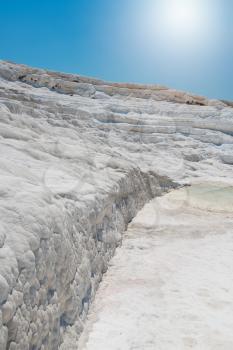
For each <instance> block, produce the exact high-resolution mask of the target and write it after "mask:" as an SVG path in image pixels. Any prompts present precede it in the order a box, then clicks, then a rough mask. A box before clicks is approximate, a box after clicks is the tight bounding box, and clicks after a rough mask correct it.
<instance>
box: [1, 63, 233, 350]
mask: <svg viewBox="0 0 233 350" xmlns="http://www.w3.org/2000/svg"><path fill="white" fill-rule="evenodd" d="M232 150H233V109H232V108H231V107H230V105H228V103H223V102H220V101H208V100H206V99H204V98H201V97H197V96H192V95H191V94H186V93H182V92H177V91H174V90H170V89H167V88H165V87H161V86H140V85H132V84H111V83H106V82H102V81H99V80H95V79H91V78H83V77H80V76H75V75H66V74H62V73H54V72H47V71H45V70H39V69H32V68H29V67H26V66H22V65H15V64H12V63H8V62H2V61H1V62H0V178H1V181H0V215H1V224H0V349H1V350H5V349H8V350H27V349H33V350H37V349H41V350H57V349H58V347H59V345H60V344H61V343H62V341H63V339H64V338H65V337H64V334H65V333H67V334H68V332H67V330H68V329H69V328H70V326H73V325H74V327H73V328H72V329H74V328H75V332H76V335H77V337H78V335H79V334H80V333H81V331H82V328H83V320H84V319H85V317H86V314H87V312H88V307H89V304H90V302H91V301H92V300H93V297H94V295H95V292H96V289H97V287H98V285H99V282H100V280H101V278H102V274H103V272H105V271H106V269H107V266H108V262H109V260H110V258H111V257H112V256H113V254H114V251H115V248H116V247H117V246H118V245H119V244H120V242H121V235H122V232H124V230H125V228H126V226H127V224H128V223H129V221H130V220H131V219H132V218H133V217H134V216H135V215H136V213H137V211H138V210H139V209H141V208H142V206H143V205H144V204H145V203H146V202H148V201H149V200H150V199H151V198H153V197H155V196H157V195H161V194H162V193H163V192H164V191H167V190H169V189H170V188H174V187H176V186H177V184H184V183H187V182H193V180H194V179H196V178H197V179H198V180H199V181H202V180H203V179H211V181H213V180H214V181H221V182H226V183H230V181H232V162H231V155H232Z"/></svg>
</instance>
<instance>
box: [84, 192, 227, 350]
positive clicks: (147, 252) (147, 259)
mask: <svg viewBox="0 0 233 350" xmlns="http://www.w3.org/2000/svg"><path fill="white" fill-rule="evenodd" d="M209 190H210V191H212V190H216V187H210V188H208V187H207V188H204V187H203V186H202V187H198V186H197V187H195V186H194V187H193V188H191V190H190V189H187V190H180V191H174V192H173V193H170V194H168V195H166V196H164V197H163V198H159V199H157V200H154V201H152V202H151V203H149V204H148V205H146V206H145V207H144V209H143V210H142V211H141V212H140V213H139V214H138V216H137V217H136V218H135V219H134V221H133V222H132V224H131V225H130V227H129V229H128V231H127V233H126V236H125V239H124V242H123V245H122V247H121V248H119V249H118V251H117V254H116V256H115V257H114V258H113V260H112V263H111V267H110V268H109V270H108V272H107V274H106V275H105V277H104V279H103V282H102V284H101V286H100V289H99V291H98V293H97V296H96V300H95V302H94V304H93V306H92V308H91V310H90V314H89V318H88V321H87V323H86V328H85V331H84V333H83V335H82V337H81V339H80V343H79V349H81V350H136V349H139V350H157V349H158V350H183V349H199V350H202V349H203V350H232V349H233V332H232V329H233V312H232V310H233V278H232V266H233V230H232V227H233V226H232V224H233V215H232V212H231V208H232V207H231V205H232V201H233V199H232V198H233V196H232V194H233V191H232V187H231V188H229V189H226V188H221V186H220V193H222V195H220V196H219V195H218V196H217V197H216V200H214V201H212V199H213V198H212V199H211V198H209V196H208V195H207V196H206V195H205V193H206V191H207V192H208V193H209ZM201 192H202V193H203V195H202V196H201ZM196 193H197V194H198V198H199V199H200V198H202V199H203V200H202V201H201V200H199V202H198V206H199V208H195V198H197V196H196ZM218 193H219V191H218ZM210 197H211V196H210ZM224 200H225V203H226V204H227V206H228V209H229V210H228V212H223V208H224ZM208 201H209V206H208V208H207V203H208ZM216 203H219V208H218V206H217V205H216ZM202 207H203V208H202ZM206 209H208V210H206ZM225 209H227V208H225ZM220 210H222V212H221V213H220Z"/></svg>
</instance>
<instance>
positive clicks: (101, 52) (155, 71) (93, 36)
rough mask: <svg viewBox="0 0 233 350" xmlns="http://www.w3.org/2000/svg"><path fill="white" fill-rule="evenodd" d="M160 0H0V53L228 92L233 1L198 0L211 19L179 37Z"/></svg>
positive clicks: (122, 77)
mask: <svg viewBox="0 0 233 350" xmlns="http://www.w3.org/2000/svg"><path fill="white" fill-rule="evenodd" d="M163 1H164V0H89V1H88V0H4V1H3V0H0V59H4V60H11V61H15V62H18V63H25V64H28V65H31V66H37V67H42V68H48V69H52V70H59V71H64V72H72V73H78V74H81V75H88V76H95V77H99V78H102V79H106V80H111V81H127V82H141V83H159V84H163V85H167V86H170V87H174V88H177V89H182V90H188V91H192V92H194V93H198V94H202V95H205V96H209V97H213V98H226V99H231V100H233V1H232V0H201V1H202V3H203V4H204V3H205V16H209V19H210V21H209V20H207V17H205V16H204V17H203V19H204V18H205V19H204V20H202V23H201V24H200V23H198V27H199V28H198V30H199V33H198V37H197V36H195V33H194V34H192V33H191V32H190V33H189V35H190V37H186V38H183V39H182V38H180V36H181V33H179V35H178V34H177V33H176V34H177V35H176V36H173V33H172V32H173V31H174V28H175V27H174V26H173V27H170V22H169V19H168V20H167V22H166V19H164V21H163V23H162V24H161V23H160V22H159V21H160V19H161V18H160V17H161V16H162V15H161V16H160V10H161V3H163ZM170 1H175V0H170ZM186 1H187V2H189V1H194V2H195V0H186ZM196 1H200V0H196ZM199 11H200V12H201V11H202V10H201V8H199ZM203 11H204V10H203ZM169 15H171V14H169ZM163 16H164V14H163ZM196 19H197V18H196ZM200 21H201V20H200ZM152 22H153V23H154V24H152ZM203 22H204V23H203ZM158 23H160V25H158ZM176 26H177V24H176ZM161 28H162V29H161ZM200 28H201V33H200ZM183 29H184V28H183ZM195 29H196V30H197V28H194V31H195ZM180 30H181V29H180ZM161 31H162V32H161ZM166 31H167V32H166ZM183 32H185V30H183ZM183 34H184V33H183ZM179 40H180V42H179Z"/></svg>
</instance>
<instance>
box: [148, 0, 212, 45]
mask: <svg viewBox="0 0 233 350" xmlns="http://www.w3.org/2000/svg"><path fill="white" fill-rule="evenodd" d="M207 3H208V2H207V1H206V0H161V1H160V0H148V3H147V4H148V6H146V10H145V15H144V20H143V26H144V27H143V33H144V34H145V35H144V40H147V42H148V46H149V45H153V42H154V45H156V44H157V43H158V42H159V43H161V44H163V45H164V48H165V47H166V48H169V47H175V48H176V49H179V48H181V47H183V48H184V49H185V50H186V51H188V48H189V47H190V46H191V47H192V48H193V49H194V47H197V46H198V47H200V46H201V45H202V43H203V42H206V40H207V38H206V34H207V33H208V30H207V29H208V28H209V27H210V26H211V23H210V19H209V18H210V14H209V12H210V11H209V7H208V6H207Z"/></svg>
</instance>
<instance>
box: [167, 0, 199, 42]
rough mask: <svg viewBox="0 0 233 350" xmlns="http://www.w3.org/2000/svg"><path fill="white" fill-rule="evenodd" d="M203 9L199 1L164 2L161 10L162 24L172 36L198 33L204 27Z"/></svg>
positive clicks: (178, 0)
mask: <svg viewBox="0 0 233 350" xmlns="http://www.w3.org/2000/svg"><path fill="white" fill-rule="evenodd" d="M202 17H203V8H202V7H201V3H200V1H199V0H167V1H166V0H164V1H163V5H162V6H161V10H160V24H161V25H162V27H163V26H166V27H167V28H168V30H170V32H171V34H172V33H173V34H179V35H180V34H182V35H189V34H195V33H198V32H199V30H200V26H201V25H202Z"/></svg>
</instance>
